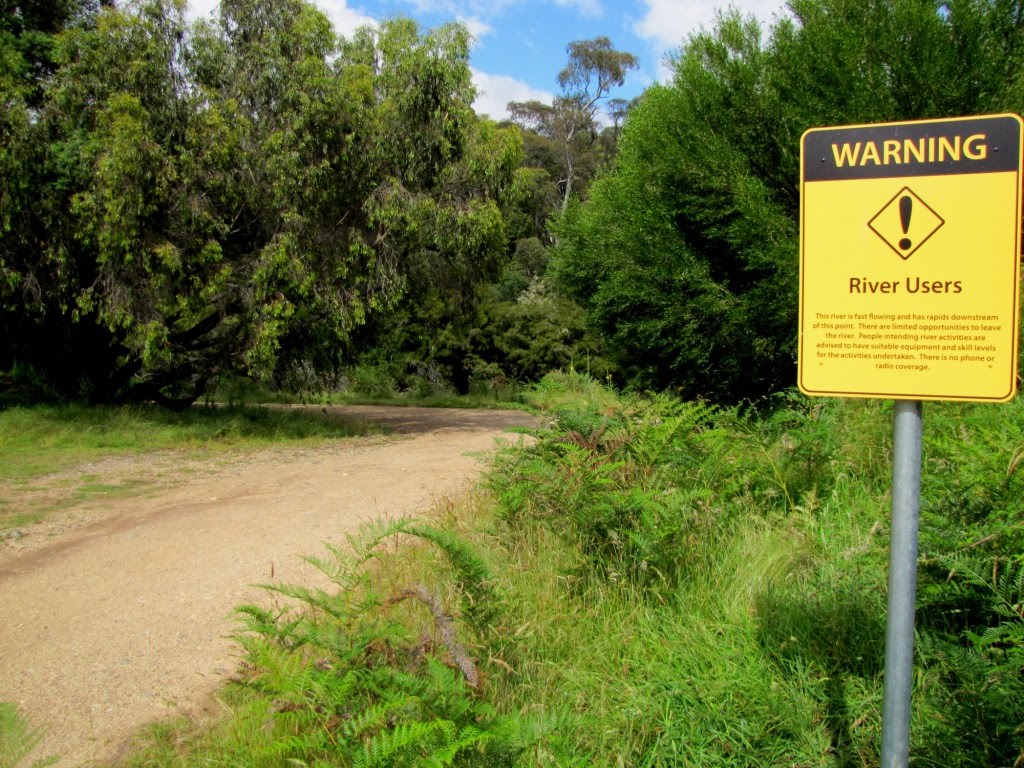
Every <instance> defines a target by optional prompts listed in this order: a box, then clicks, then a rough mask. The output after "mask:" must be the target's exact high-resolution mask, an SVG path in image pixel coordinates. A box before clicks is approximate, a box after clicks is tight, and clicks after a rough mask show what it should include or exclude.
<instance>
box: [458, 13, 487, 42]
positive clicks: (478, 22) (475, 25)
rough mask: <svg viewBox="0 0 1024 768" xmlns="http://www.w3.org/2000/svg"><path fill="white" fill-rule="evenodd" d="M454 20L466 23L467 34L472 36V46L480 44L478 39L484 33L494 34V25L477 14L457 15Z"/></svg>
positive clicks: (484, 34) (483, 35)
mask: <svg viewBox="0 0 1024 768" xmlns="http://www.w3.org/2000/svg"><path fill="white" fill-rule="evenodd" d="M456 21H458V22H460V23H461V24H465V25H466V29H468V30H469V34H471V35H472V36H473V46H474V47H476V46H477V45H480V40H481V39H482V38H483V37H485V36H486V35H493V34H494V27H492V26H491V25H490V24H488V23H487V22H486V21H483V20H482V19H480V18H479V17H477V16H468V17H467V16H458V17H456Z"/></svg>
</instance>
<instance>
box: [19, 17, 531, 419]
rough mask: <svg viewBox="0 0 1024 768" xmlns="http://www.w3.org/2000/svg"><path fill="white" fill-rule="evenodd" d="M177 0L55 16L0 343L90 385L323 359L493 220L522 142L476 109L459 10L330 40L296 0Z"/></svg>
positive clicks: (499, 238)
mask: <svg viewBox="0 0 1024 768" xmlns="http://www.w3.org/2000/svg"><path fill="white" fill-rule="evenodd" d="M183 8H184V4H183V3H182V2H180V0H141V1H140V2H137V3H134V4H130V5H128V6H126V7H125V8H123V9H113V8H111V9H107V10H105V11H103V12H101V13H100V14H99V16H98V23H97V24H96V26H95V28H94V29H80V30H76V31H73V32H71V33H68V34H66V35H64V36H63V38H62V39H61V42H60V46H59V48H60V52H61V53H60V55H61V60H62V62H63V63H62V66H61V67H60V69H59V70H58V72H57V74H56V76H55V78H54V82H53V84H52V86H51V88H50V89H49V91H48V94H47V100H46V103H45V104H44V106H43V108H42V112H41V119H40V121H39V130H38V131H37V144H36V146H37V147H38V146H40V145H42V146H43V147H44V151H43V152H42V154H41V155H40V156H41V157H42V158H43V159H44V161H45V162H44V163H43V164H42V166H41V171H40V174H39V178H38V182H39V183H38V184H37V185H36V186H35V189H36V192H35V193H34V194H35V195H36V198H37V199H36V204H35V205H34V210H35V211H37V213H36V214H35V219H34V221H33V222H28V221H25V222H21V223H19V225H18V226H17V227H12V232H11V233H10V234H11V237H7V236H5V242H4V251H3V252H4V254H5V256H6V255H7V253H8V251H10V253H12V254H13V257H14V258H11V259H6V260H5V264H4V266H5V269H6V272H5V274H6V275H7V277H8V279H7V285H8V289H7V290H6V291H4V292H3V293H0V301H2V303H3V306H4V309H5V311H4V313H3V314H2V315H0V319H2V320H3V321H4V325H5V326H6V329H7V330H11V331H14V333H9V334H8V335H7V340H6V341H5V342H4V343H5V351H6V352H7V355H5V356H9V357H13V358H14V359H23V360H26V361H28V362H31V363H32V364H34V365H36V366H37V367H40V368H42V369H44V370H46V371H47V372H48V373H49V374H50V377H51V379H54V380H56V381H57V382H58V383H59V384H60V386H61V388H62V389H64V390H66V391H71V392H75V391H83V390H84V391H85V392H86V393H87V394H89V395H90V396H92V397H94V398H96V399H122V398H149V399H157V400H160V401H162V402H166V403H168V404H186V403H188V402H191V401H192V400H194V399H195V398H196V397H197V396H199V395H200V394H201V393H202V392H203V391H205V390H206V389H207V388H208V387H209V386H210V385H211V384H212V383H213V382H214V381H216V379H217V378H218V377H220V376H222V375H225V374H231V373H243V374H249V375H257V376H270V375H274V374H277V375H278V376H283V375H285V374H286V373H287V372H289V371H301V370H318V369H322V368H324V367H328V366H331V365H337V364H338V363H339V362H340V360H339V354H340V353H341V352H342V351H343V350H344V349H345V348H346V342H347V340H348V339H349V337H350V334H351V332H352V330H353V329H354V328H355V327H357V326H359V325H360V324H362V323H364V322H365V321H366V318H367V317H368V316H370V315H372V314H373V313H376V312H381V311H384V310H387V309H389V308H392V307H394V306H395V305H396V303H397V302H398V301H399V300H400V299H401V298H402V297H403V296H404V295H407V294H408V290H409V285H410V284H412V283H413V282H414V280H415V279H418V278H421V277H423V276H426V275H429V276H430V277H431V278H432V279H434V281H435V282H441V281H442V280H459V279H461V275H462V273H463V272H471V271H472V270H473V269H476V268H477V266H478V264H479V263H480V262H482V261H486V260H487V259H489V258H492V256H491V252H492V250H494V249H500V247H501V245H502V244H503V242H504V239H503V235H502V222H501V216H500V214H499V212H498V206H497V203H496V201H495V197H496V196H497V195H498V194H500V190H501V189H502V188H503V186H506V185H507V184H508V183H509V180H510V177H511V172H512V168H513V167H514V160H513V159H511V158H513V157H514V156H515V149H516V146H517V145H516V146H511V147H505V146H503V145H502V142H501V139H500V137H495V136H493V135H490V134H488V133H487V132H486V131H485V130H478V127H477V125H476V123H475V119H474V116H473V114H472V111H471V104H472V99H473V95H474V94H473V89H472V86H471V83H470V75H469V69H468V51H469V48H468V37H467V35H466V33H465V30H464V29H462V28H461V27H455V26H452V27H444V28H441V29H439V30H436V31H434V32H430V33H427V34H422V33H420V31H419V30H418V29H417V28H416V26H415V25H414V24H413V23H412V22H408V21H400V20H399V21H392V22H387V23H385V24H383V25H382V26H381V28H380V29H379V30H377V31H371V30H364V31H363V32H360V33H358V34H357V35H356V36H355V37H354V38H353V39H352V40H351V41H349V42H346V43H345V44H344V45H341V46H340V47H339V45H338V41H337V38H336V37H335V35H334V32H333V30H332V29H331V27H330V24H329V22H328V21H327V19H326V17H325V16H324V15H323V14H322V13H321V12H320V11H318V10H317V9H316V8H315V7H314V6H312V5H311V4H308V3H305V2H302V0H284V1H283V2H278V1H277V0H224V2H223V3H222V4H221V11H220V17H219V18H218V19H217V20H216V21H215V22H212V23H201V24H199V25H196V26H195V27H192V26H190V25H189V24H187V23H186V22H185V20H184V18H183ZM510 153H511V154H510ZM28 224H31V226H27V225H28ZM8 245H10V248H8ZM423 279H426V278H423Z"/></svg>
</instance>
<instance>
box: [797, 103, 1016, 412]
mask: <svg viewBox="0 0 1024 768" xmlns="http://www.w3.org/2000/svg"><path fill="white" fill-rule="evenodd" d="M1022 135H1024V131H1022V123H1021V119H1020V118H1019V117H1018V116H1016V115H993V116H985V117H967V118H957V119H954V120H930V121H920V122H912V123H886V124H878V125H864V126H847V127H839V128H815V129H812V130H810V131H808V132H807V133H805V134H804V136H803V139H802V141H801V195H800V221H801V226H800V235H801V237H800V338H799V357H798V361H799V384H800V389H801V390H803V391H804V392H805V393H807V394H809V395H831V396H839V397H879V398H893V399H901V400H977V401H989V402H1002V401H1006V400H1010V399H1011V398H1012V397H1013V396H1014V395H1015V394H1016V391H1017V348H1018V341H1019V340H1018V328H1019V288H1020V232H1021V156H1022V151H1021V146H1022Z"/></svg>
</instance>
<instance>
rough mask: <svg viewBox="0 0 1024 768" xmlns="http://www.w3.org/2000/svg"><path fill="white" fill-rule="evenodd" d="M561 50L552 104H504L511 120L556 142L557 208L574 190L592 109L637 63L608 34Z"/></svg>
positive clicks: (590, 138)
mask: <svg viewBox="0 0 1024 768" xmlns="http://www.w3.org/2000/svg"><path fill="white" fill-rule="evenodd" d="M566 52H567V53H568V54H569V61H568V63H567V64H566V66H565V68H564V69H563V70H562V71H561V72H559V73H558V78H557V79H558V85H559V87H560V88H561V89H562V92H561V94H560V95H558V96H556V97H555V98H554V100H553V102H552V103H551V104H545V103H543V102H540V101H536V100H534V101H513V102H510V103H509V105H508V109H509V112H510V113H511V115H512V119H513V121H514V122H516V123H518V124H519V125H521V126H523V127H524V128H527V129H529V130H531V131H534V132H536V133H537V134H539V135H541V136H543V137H545V138H547V139H548V140H550V141H551V142H553V143H554V144H555V145H557V146H558V148H559V153H560V155H561V166H562V167H561V171H562V177H561V179H560V180H559V187H560V189H561V202H560V206H561V209H562V210H565V207H566V206H567V205H568V204H569V200H570V199H572V196H573V194H574V192H575V188H576V184H577V181H578V178H579V175H580V167H579V166H580V164H581V162H584V158H585V157H586V155H587V153H588V151H590V150H591V149H592V148H593V147H594V145H595V143H596V140H597V136H598V134H599V128H598V126H597V113H598V110H599V109H600V107H601V104H602V102H603V101H605V100H606V99H607V98H608V97H609V95H610V94H611V91H612V89H613V88H616V87H619V86H622V85H623V84H624V83H625V81H626V74H627V73H628V72H629V71H630V70H631V69H635V68H636V67H637V66H638V62H637V59H636V57H635V56H634V55H633V54H631V53H626V52H624V51H618V50H616V49H615V48H614V46H613V45H612V41H611V40H609V39H608V38H607V37H596V38H594V39H592V40H577V41H575V42H572V43H569V45H568V46H567V48H566Z"/></svg>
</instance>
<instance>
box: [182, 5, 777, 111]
mask: <svg viewBox="0 0 1024 768" xmlns="http://www.w3.org/2000/svg"><path fill="white" fill-rule="evenodd" d="M315 1H316V3H317V5H319V6H320V7H321V8H322V9H323V10H324V11H325V12H326V13H327V15H328V16H329V17H330V18H331V20H332V22H333V23H334V27H335V29H336V30H337V31H338V32H339V33H340V34H343V35H344V34H349V33H351V32H352V31H353V30H354V29H356V28H357V27H359V26H361V25H364V24H375V23H377V22H379V21H381V20H383V19H386V18H390V17H394V16H407V17H410V18H413V19H416V20H417V21H418V22H419V23H420V24H421V26H423V27H434V26H438V25H439V24H443V23H445V22H447V21H455V20H458V21H462V22H463V23H465V24H466V25H467V26H468V27H469V29H470V31H472V32H473V34H474V37H475V45H474V48H473V52H472V55H471V59H470V65H471V67H472V68H473V79H474V83H475V84H476V86H477V90H478V92H479V96H478V98H477V101H476V103H475V104H474V107H475V108H476V111H477V112H479V113H480V114H487V115H490V116H491V117H494V118H496V119H500V118H502V117H504V116H505V115H506V113H505V104H506V103H507V102H509V101H524V100H527V99H538V100H541V101H548V102H550V100H551V98H552V96H553V94H554V93H555V92H556V91H557V90H558V84H557V83H556V81H555V78H556V76H557V75H558V72H559V70H561V69H562V67H564V66H565V63H566V60H567V55H566V51H565V48H566V45H568V44H569V43H570V42H572V41H573V40H585V39H589V38H593V37H597V36H598V35H605V36H607V37H609V38H611V40H612V43H613V44H614V45H615V47H616V48H617V49H619V50H621V51H628V52H630V53H632V54H633V55H634V56H636V57H637V58H638V59H639V60H640V67H639V69H637V70H635V71H633V72H631V73H630V75H629V77H628V79H627V81H626V84H625V86H624V87H623V88H621V89H619V90H618V91H616V92H615V93H614V94H612V95H613V96H621V97H623V98H632V97H633V96H636V95H638V94H639V93H640V92H641V91H643V89H644V88H645V87H647V86H648V85H650V84H651V83H653V82H655V81H658V80H662V79H664V78H665V76H666V70H665V68H664V66H663V62H664V57H665V54H666V53H667V52H669V51H672V50H675V49H677V48H678V47H679V45H680V44H681V43H682V42H683V40H684V39H685V38H686V36H687V35H689V34H690V33H691V32H693V31H696V30H697V29H699V28H700V27H701V26H702V25H703V26H706V27H709V26H710V25H711V22H712V19H713V17H714V13H715V9H716V8H719V7H724V6H725V5H726V4H727V3H728V0H721V2H719V1H718V0H713V1H708V0H703V1H702V0H315ZM190 3H191V12H192V14H194V15H203V16H205V15H207V14H209V13H211V12H212V10H213V8H214V7H215V6H216V3H217V0H190ZM782 3H783V0H740V1H739V2H733V3H732V4H733V5H736V6H738V7H739V8H741V9H742V10H743V11H744V12H746V13H750V14H753V15H754V16H756V17H757V18H758V19H759V20H761V22H762V24H766V23H768V22H770V21H771V19H772V17H773V14H775V13H777V12H779V9H780V8H781V7H782Z"/></svg>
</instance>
